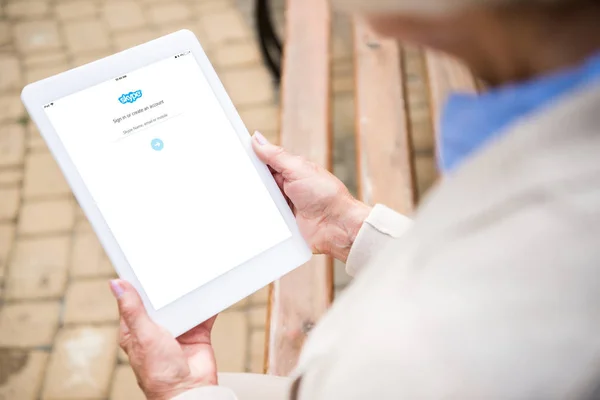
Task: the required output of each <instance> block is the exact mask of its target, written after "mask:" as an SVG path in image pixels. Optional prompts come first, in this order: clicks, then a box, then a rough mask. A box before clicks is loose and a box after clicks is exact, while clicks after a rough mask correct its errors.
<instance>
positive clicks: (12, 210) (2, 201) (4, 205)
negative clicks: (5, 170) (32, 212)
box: [0, 188, 21, 221]
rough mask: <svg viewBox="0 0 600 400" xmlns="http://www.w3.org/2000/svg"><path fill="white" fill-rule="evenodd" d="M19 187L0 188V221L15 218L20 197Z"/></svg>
mask: <svg viewBox="0 0 600 400" xmlns="http://www.w3.org/2000/svg"><path fill="white" fill-rule="evenodd" d="M20 195H21V190H20V189H19V188H10V189H0V221H4V220H12V219H15V218H16V216H17V213H18V212H19V201H20V199H21V197H20Z"/></svg>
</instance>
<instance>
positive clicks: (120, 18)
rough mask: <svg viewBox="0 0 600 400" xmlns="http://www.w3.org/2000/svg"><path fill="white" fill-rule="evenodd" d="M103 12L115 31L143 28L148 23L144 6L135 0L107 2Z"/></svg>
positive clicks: (110, 26)
mask: <svg viewBox="0 0 600 400" xmlns="http://www.w3.org/2000/svg"><path fill="white" fill-rule="evenodd" d="M102 13H103V15H104V20H105V21H106V23H107V24H108V26H109V28H110V29H111V30H113V31H120V30H132V29H136V28H141V27H143V26H144V25H145V23H146V20H145V18H144V12H143V10H142V7H141V6H140V5H139V3H137V2H135V1H119V2H107V3H105V4H104V8H103V10H102Z"/></svg>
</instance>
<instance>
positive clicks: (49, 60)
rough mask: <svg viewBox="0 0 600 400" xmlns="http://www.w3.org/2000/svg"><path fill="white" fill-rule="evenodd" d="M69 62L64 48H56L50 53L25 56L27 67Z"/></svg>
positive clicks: (24, 63) (24, 64) (24, 60)
mask: <svg viewBox="0 0 600 400" xmlns="http://www.w3.org/2000/svg"><path fill="white" fill-rule="evenodd" d="M66 63H67V54H66V53H65V52H64V51H62V50H56V51H52V52H49V53H33V54H26V55H25V57H24V58H23V66H25V67H26V68H34V67H50V66H54V65H65V64H66Z"/></svg>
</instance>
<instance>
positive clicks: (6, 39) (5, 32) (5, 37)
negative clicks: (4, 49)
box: [0, 21, 11, 46]
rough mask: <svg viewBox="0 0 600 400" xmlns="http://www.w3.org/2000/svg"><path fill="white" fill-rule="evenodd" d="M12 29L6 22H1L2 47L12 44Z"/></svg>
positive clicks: (0, 43)
mask: <svg viewBox="0 0 600 400" xmlns="http://www.w3.org/2000/svg"><path fill="white" fill-rule="evenodd" d="M10 40H11V35H10V27H9V25H8V23H7V22H6V21H0V46H3V45H5V44H7V43H10Z"/></svg>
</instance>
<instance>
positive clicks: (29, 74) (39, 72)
mask: <svg viewBox="0 0 600 400" xmlns="http://www.w3.org/2000/svg"><path fill="white" fill-rule="evenodd" d="M68 69H69V66H68V65H67V63H61V64H56V65H43V66H37V67H32V68H30V69H27V71H26V72H25V81H26V83H32V82H36V81H39V80H42V79H45V78H48V77H49V76H52V75H56V74H60V73H61V72H65V71H66V70H68Z"/></svg>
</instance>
